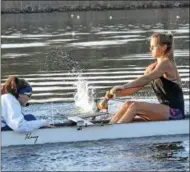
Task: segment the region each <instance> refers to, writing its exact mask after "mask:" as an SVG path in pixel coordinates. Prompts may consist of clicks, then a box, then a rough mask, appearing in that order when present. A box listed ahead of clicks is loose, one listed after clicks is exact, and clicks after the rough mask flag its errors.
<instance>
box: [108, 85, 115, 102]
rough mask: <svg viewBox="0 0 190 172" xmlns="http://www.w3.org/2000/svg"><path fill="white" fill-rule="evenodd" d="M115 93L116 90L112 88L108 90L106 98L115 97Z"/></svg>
mask: <svg viewBox="0 0 190 172" xmlns="http://www.w3.org/2000/svg"><path fill="white" fill-rule="evenodd" d="M115 94H116V90H115V89H113V88H112V89H111V90H110V91H107V92H106V95H105V98H106V99H107V100H110V99H112V98H114V96H115Z"/></svg>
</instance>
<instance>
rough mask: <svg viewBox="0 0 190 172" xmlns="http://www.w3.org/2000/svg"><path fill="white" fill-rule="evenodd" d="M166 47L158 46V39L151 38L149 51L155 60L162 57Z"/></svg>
mask: <svg viewBox="0 0 190 172" xmlns="http://www.w3.org/2000/svg"><path fill="white" fill-rule="evenodd" d="M165 49H166V45H160V44H159V39H158V38H155V37H152V38H151V40H150V51H151V53H152V56H153V57H155V58H158V57H162V56H163V55H164V52H165Z"/></svg>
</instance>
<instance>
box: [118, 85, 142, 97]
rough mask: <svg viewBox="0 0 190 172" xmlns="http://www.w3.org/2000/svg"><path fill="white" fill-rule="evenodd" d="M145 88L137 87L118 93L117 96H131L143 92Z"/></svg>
mask: <svg viewBox="0 0 190 172" xmlns="http://www.w3.org/2000/svg"><path fill="white" fill-rule="evenodd" d="M142 88H143V87H137V88H130V89H124V90H121V91H119V92H118V93H117V95H116V96H121V97H122V96H130V95H133V94H135V93H137V92H138V91H139V90H141V89H142Z"/></svg>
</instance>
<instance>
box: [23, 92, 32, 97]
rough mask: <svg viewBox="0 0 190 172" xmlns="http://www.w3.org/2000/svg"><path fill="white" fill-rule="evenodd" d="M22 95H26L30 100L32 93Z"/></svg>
mask: <svg viewBox="0 0 190 172" xmlns="http://www.w3.org/2000/svg"><path fill="white" fill-rule="evenodd" d="M24 95H27V96H28V97H29V98H31V96H32V93H24Z"/></svg>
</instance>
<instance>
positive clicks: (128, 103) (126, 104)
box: [125, 101, 134, 107]
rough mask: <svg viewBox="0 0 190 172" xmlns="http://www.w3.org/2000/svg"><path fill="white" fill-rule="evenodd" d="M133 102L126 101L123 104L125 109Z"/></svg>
mask: <svg viewBox="0 0 190 172" xmlns="http://www.w3.org/2000/svg"><path fill="white" fill-rule="evenodd" d="M132 103H134V101H126V102H125V107H129V106H130V105H131V104H132Z"/></svg>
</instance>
